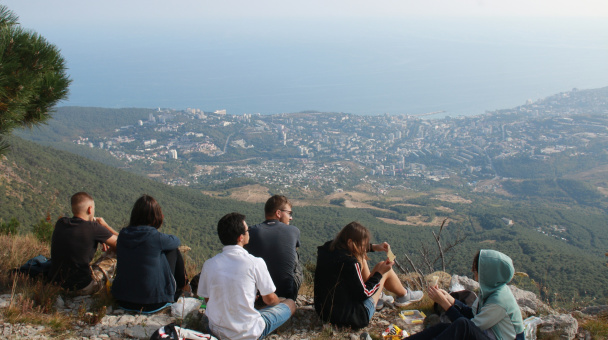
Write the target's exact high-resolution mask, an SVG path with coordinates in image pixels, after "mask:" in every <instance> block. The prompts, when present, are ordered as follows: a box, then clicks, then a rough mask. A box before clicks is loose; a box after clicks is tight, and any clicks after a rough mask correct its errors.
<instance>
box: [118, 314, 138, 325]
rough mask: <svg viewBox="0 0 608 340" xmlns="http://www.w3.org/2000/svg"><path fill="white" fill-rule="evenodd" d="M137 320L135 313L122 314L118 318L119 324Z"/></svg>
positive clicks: (127, 323) (131, 322)
mask: <svg viewBox="0 0 608 340" xmlns="http://www.w3.org/2000/svg"><path fill="white" fill-rule="evenodd" d="M134 322H135V317H134V316H133V315H122V316H120V317H119V318H118V320H116V324H117V325H119V326H120V325H131V324H133V323H134Z"/></svg>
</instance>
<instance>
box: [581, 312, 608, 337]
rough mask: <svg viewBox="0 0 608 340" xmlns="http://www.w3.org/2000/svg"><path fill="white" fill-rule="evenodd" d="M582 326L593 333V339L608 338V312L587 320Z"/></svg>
mask: <svg viewBox="0 0 608 340" xmlns="http://www.w3.org/2000/svg"><path fill="white" fill-rule="evenodd" d="M580 327H582V328H583V329H585V330H587V331H589V332H590V333H591V338H592V339H594V340H595V339H598V340H599V339H608V312H604V313H602V314H600V315H598V316H597V318H595V319H591V320H587V321H585V322H583V323H581V324H580Z"/></svg>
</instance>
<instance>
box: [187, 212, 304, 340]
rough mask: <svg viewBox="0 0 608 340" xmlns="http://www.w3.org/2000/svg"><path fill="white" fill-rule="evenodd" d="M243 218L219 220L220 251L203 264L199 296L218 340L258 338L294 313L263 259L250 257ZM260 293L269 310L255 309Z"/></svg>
mask: <svg viewBox="0 0 608 340" xmlns="http://www.w3.org/2000/svg"><path fill="white" fill-rule="evenodd" d="M248 231H249V227H247V223H246V222H245V216H244V215H241V214H239V213H230V214H227V215H225V216H224V217H222V218H221V219H220V221H219V222H218V224H217V233H218V235H219V238H220V241H221V242H222V244H223V245H224V248H223V249H222V252H221V253H219V254H217V255H216V256H214V257H213V258H211V259H209V260H207V261H205V264H203V269H202V271H201V276H200V279H199V283H198V290H197V292H198V295H199V296H201V297H204V298H205V301H206V302H207V310H206V313H205V314H206V315H207V317H208V318H209V328H210V329H211V332H212V333H213V334H214V335H215V336H217V337H218V338H220V339H233V340H235V339H261V338H263V337H265V336H266V335H268V334H269V333H271V332H272V331H273V330H275V329H276V328H277V327H279V326H280V325H282V324H283V323H284V322H285V321H287V320H288V319H289V318H290V317H291V316H292V315H293V314H294V313H295V310H296V305H295V302H294V301H293V300H290V299H280V298H279V297H278V296H277V295H276V294H275V293H274V291H275V286H274V284H273V283H272V279H271V278H270V274H268V269H266V263H264V260H262V259H260V258H257V257H255V256H253V255H251V254H249V253H248V252H247V251H246V250H245V249H243V246H244V245H246V244H247V242H249V232H248ZM257 291H259V292H260V294H261V295H262V299H263V300H264V302H265V303H266V304H267V305H268V307H266V308H263V309H261V310H259V311H258V310H256V309H255V307H254V302H255V298H256V292H257Z"/></svg>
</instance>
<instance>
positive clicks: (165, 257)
mask: <svg viewBox="0 0 608 340" xmlns="http://www.w3.org/2000/svg"><path fill="white" fill-rule="evenodd" d="M162 224H163V213H162V211H161V208H160V205H159V204H158V202H157V201H156V200H155V199H154V198H153V197H152V196H148V195H143V196H141V197H140V198H139V199H138V200H137V201H136V202H135V205H134V206H133V210H132V211H131V219H130V221H129V226H128V227H126V228H124V229H122V230H121V231H120V233H119V234H118V241H117V244H116V258H117V262H118V263H117V267H116V278H115V279H114V283H113V284H112V295H113V296H114V298H115V299H116V300H117V301H118V304H119V305H120V306H121V307H122V308H125V309H130V310H139V311H143V312H150V311H155V310H157V309H160V308H162V307H164V306H167V305H168V304H170V303H172V302H175V301H176V299H177V298H178V297H179V295H181V293H182V287H185V286H186V285H187V280H186V273H185V269H184V260H183V258H182V255H181V253H180V252H179V250H178V249H177V247H178V246H179V245H180V240H179V238H177V237H176V236H173V235H169V234H164V233H161V232H159V231H158V229H159V228H160V226H161V225H162Z"/></svg>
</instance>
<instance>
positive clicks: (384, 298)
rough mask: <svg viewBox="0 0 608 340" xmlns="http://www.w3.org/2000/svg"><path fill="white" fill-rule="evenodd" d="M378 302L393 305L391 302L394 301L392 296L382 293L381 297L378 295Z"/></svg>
mask: <svg viewBox="0 0 608 340" xmlns="http://www.w3.org/2000/svg"><path fill="white" fill-rule="evenodd" d="M380 300H382V301H384V302H385V303H393V301H395V299H394V298H393V297H392V296H390V295H386V294H384V292H382V295H380Z"/></svg>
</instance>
